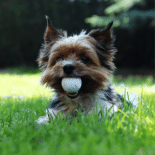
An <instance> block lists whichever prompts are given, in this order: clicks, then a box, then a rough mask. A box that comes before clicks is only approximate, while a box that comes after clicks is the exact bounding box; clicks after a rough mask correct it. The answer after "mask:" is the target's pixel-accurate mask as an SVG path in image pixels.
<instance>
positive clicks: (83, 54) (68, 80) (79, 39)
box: [37, 16, 129, 123]
mask: <svg viewBox="0 0 155 155" xmlns="http://www.w3.org/2000/svg"><path fill="white" fill-rule="evenodd" d="M46 19H47V27H46V31H45V34H44V44H43V46H42V48H41V50H40V55H39V58H38V63H39V66H40V67H41V69H42V70H43V73H42V76H41V83H42V84H46V85H47V86H49V87H50V88H52V89H54V92H55V94H54V96H53V97H52V99H51V103H50V104H49V106H48V108H47V110H46V116H44V117H40V118H39V119H38V120H37V122H38V123H48V122H49V121H50V118H55V117H56V116H57V115H58V113H59V112H61V114H62V116H65V117H71V116H77V114H78V110H79V109H82V112H84V113H89V112H90V111H92V110H93V109H94V108H95V109H97V110H98V112H99V111H100V110H103V112H104V113H107V112H108V113H110V114H112V113H114V112H117V110H118V108H121V107H122V106H123V103H124V99H123V97H122V96H121V95H119V94H117V93H116V92H115V90H114V88H113V87H112V85H111V84H110V83H111V78H112V74H113V71H114V70H115V65H114V63H113V59H114V54H115V53H116V51H117V50H116V48H115V47H114V46H113V43H114V36H113V33H112V30H111V27H112V25H113V22H110V23H109V24H108V25H107V26H106V27H105V28H102V29H95V30H92V31H90V32H89V33H88V34H86V32H85V31H82V32H81V33H80V34H79V35H73V36H67V32H66V31H61V30H57V29H56V28H54V27H53V25H52V23H51V21H50V19H49V17H47V16H46ZM126 103H127V104H129V102H126ZM96 107H97V108H96Z"/></svg>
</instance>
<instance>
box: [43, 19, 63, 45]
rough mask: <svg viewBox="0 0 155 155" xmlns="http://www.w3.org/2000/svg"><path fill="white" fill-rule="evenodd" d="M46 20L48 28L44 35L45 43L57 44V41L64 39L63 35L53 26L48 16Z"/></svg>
mask: <svg viewBox="0 0 155 155" xmlns="http://www.w3.org/2000/svg"><path fill="white" fill-rule="evenodd" d="M46 20H47V27H46V31H45V35H44V41H45V44H48V43H51V42H55V41H56V40H57V39H59V38H60V37H62V35H63V34H62V33H61V32H60V31H59V30H57V29H56V28H55V27H54V26H53V25H52V22H51V20H50V18H49V17H48V16H46Z"/></svg>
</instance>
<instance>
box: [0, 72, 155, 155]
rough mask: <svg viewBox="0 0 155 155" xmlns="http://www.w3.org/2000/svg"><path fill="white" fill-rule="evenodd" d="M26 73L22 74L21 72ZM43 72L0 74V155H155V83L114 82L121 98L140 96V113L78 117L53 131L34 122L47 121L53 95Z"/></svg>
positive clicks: (56, 123) (54, 125)
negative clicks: (44, 117) (124, 93)
mask: <svg viewBox="0 0 155 155" xmlns="http://www.w3.org/2000/svg"><path fill="white" fill-rule="evenodd" d="M22 73H23V72H22ZM40 76H41V74H39V73H38V72H35V73H34V74H32V73H31V72H30V73H25V72H24V73H23V74H21V73H18V74H14V73H10V72H9V74H8V71H7V72H1V73H0V154H1V155H59V154H60V155H63V154H67V155H73V154H76V155H94V154H96V155H104V154H105V155H124V154H125V155H143V154H145V155H150V154H152V155H153V154H154V153H155V97H154V96H155V84H154V83H153V80H152V77H151V76H149V77H143V78H140V77H128V78H126V79H123V78H122V77H120V76H116V77H114V80H113V81H114V83H115V86H116V90H117V92H119V93H121V92H122V91H124V90H126V91H128V93H129V94H130V93H134V92H136V93H137V94H139V95H141V97H140V98H139V107H138V109H136V110H135V109H127V110H125V111H120V112H119V113H116V114H114V116H113V117H112V118H110V117H109V116H104V115H102V116H101V119H100V118H99V117H98V115H97V114H96V113H94V114H93V115H91V116H84V115H82V114H79V116H78V119H74V118H73V119H71V120H66V119H65V118H64V119H61V118H56V119H55V120H52V122H51V123H50V124H49V125H38V124H37V123H36V122H35V120H36V119H37V118H38V117H39V116H42V115H45V109H46V107H47V105H48V103H49V101H50V98H51V97H52V95H53V93H52V92H51V90H50V89H48V88H45V87H44V86H41V85H40V83H39V81H40Z"/></svg>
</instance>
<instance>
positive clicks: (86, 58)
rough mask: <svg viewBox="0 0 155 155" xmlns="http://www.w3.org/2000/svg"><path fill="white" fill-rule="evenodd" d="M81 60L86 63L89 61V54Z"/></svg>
mask: <svg viewBox="0 0 155 155" xmlns="http://www.w3.org/2000/svg"><path fill="white" fill-rule="evenodd" d="M81 61H82V62H83V63H84V64H86V63H88V61H89V58H88V57H87V56H84V57H83V58H82V59H81Z"/></svg>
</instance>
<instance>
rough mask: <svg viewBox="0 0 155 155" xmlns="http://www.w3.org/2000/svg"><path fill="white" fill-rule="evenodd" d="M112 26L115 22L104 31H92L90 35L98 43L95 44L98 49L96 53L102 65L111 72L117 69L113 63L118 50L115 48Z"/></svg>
mask: <svg viewBox="0 0 155 155" xmlns="http://www.w3.org/2000/svg"><path fill="white" fill-rule="evenodd" d="M112 25H113V21H112V22H110V23H109V24H108V25H107V26H106V27H105V28H103V29H96V30H92V31H91V32H90V33H88V35H89V36H90V37H92V38H94V39H95V40H96V41H97V42H93V43H94V45H95V47H96V53H97V55H98V58H99V60H100V63H101V65H102V66H104V67H106V68H107V69H109V70H111V71H113V70H114V69H115V65H114V64H113V62H112V61H113V58H114V54H115V52H116V51H117V50H116V48H115V47H113V42H114V37H113V34H112V30H111V27H112Z"/></svg>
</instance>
